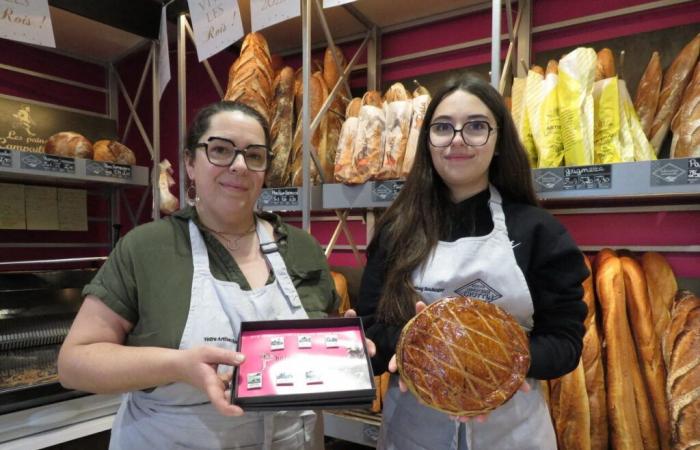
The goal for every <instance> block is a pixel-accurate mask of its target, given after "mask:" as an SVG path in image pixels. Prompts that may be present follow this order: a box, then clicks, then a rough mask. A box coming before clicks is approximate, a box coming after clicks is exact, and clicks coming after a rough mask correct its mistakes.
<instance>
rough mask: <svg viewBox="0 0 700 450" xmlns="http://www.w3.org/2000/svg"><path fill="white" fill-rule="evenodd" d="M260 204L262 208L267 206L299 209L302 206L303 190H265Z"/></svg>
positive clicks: (292, 188)
mask: <svg viewBox="0 0 700 450" xmlns="http://www.w3.org/2000/svg"><path fill="white" fill-rule="evenodd" d="M258 204H259V206H260V207H262V208H265V207H266V206H268V207H270V206H275V207H280V206H287V207H290V208H299V207H300V206H301V189H300V188H296V187H286V188H270V189H263V191H262V193H261V194H260V199H259V200H258Z"/></svg>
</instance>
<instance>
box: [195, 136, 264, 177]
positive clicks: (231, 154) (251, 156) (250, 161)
mask: <svg viewBox="0 0 700 450" xmlns="http://www.w3.org/2000/svg"><path fill="white" fill-rule="evenodd" d="M195 147H204V152H205V153H206V155H207V159H208V160H209V162H210V163H211V164H213V165H215V166H219V167H229V166H231V164H233V162H234V161H235V160H236V157H237V156H238V154H239V153H240V154H241V155H243V161H245V165H246V167H247V168H248V170H252V171H253V172H264V171H265V170H267V164H268V161H269V160H270V159H271V152H270V149H269V148H268V147H267V146H265V145H261V144H251V145H249V146H247V147H246V148H238V147H236V145H235V144H234V143H233V141H231V140H230V139H226V138H222V137H217V136H211V137H210V138H209V139H207V142H200V143H199V144H197V145H195Z"/></svg>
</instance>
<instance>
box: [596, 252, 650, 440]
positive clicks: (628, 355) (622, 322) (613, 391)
mask: <svg viewBox="0 0 700 450" xmlns="http://www.w3.org/2000/svg"><path fill="white" fill-rule="evenodd" d="M595 281H596V292H597V293H598V300H599V302H600V306H601V311H602V313H603V329H604V332H605V342H606V352H605V366H606V369H607V370H606V380H605V387H606V392H607V405H608V421H609V424H610V442H611V444H612V446H613V448H615V449H616V450H639V449H642V448H644V446H643V443H642V434H641V431H640V427H639V420H638V418H637V412H636V404H635V398H634V386H633V384H632V383H630V377H631V374H632V371H634V370H637V371H638V370H639V367H638V366H637V361H636V358H634V354H635V350H634V343H633V341H632V333H631V332H630V329H629V325H628V322H627V312H626V310H625V281H624V278H623V273H622V264H621V263H620V259H619V258H617V257H616V256H608V257H607V258H606V259H605V260H603V261H602V262H601V263H600V264H599V265H598V266H597V271H596V274H595Z"/></svg>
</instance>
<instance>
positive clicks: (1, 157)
mask: <svg viewBox="0 0 700 450" xmlns="http://www.w3.org/2000/svg"><path fill="white" fill-rule="evenodd" d="M0 167H12V150H0Z"/></svg>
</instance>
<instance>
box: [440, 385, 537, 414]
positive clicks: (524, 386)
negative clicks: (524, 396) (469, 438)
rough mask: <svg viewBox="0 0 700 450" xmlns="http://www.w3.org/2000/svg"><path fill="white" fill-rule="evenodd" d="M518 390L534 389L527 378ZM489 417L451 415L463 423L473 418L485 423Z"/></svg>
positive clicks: (528, 390) (526, 391) (527, 390)
mask: <svg viewBox="0 0 700 450" xmlns="http://www.w3.org/2000/svg"><path fill="white" fill-rule="evenodd" d="M518 390H519V391H523V392H525V393H528V392H530V390H532V388H531V387H530V385H529V384H528V383H527V380H526V381H523V384H521V385H520V387H519V388H518ZM488 418H489V415H488V414H479V415H478V416H471V417H468V416H450V419H451V420H457V421H459V422H462V423H467V422H469V421H470V420H473V421H475V422H478V423H484V422H486V420H488Z"/></svg>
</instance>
